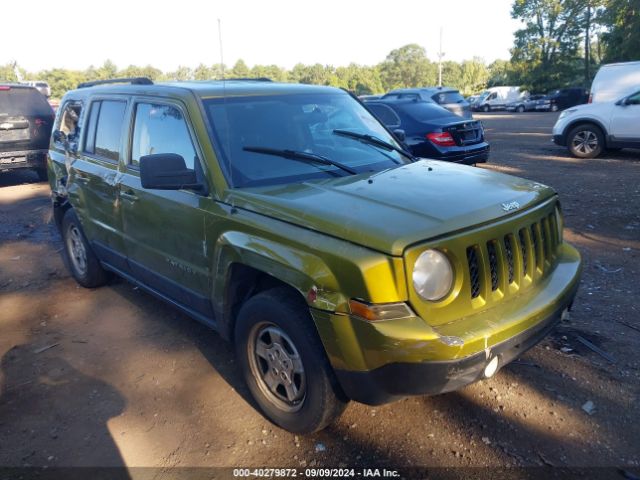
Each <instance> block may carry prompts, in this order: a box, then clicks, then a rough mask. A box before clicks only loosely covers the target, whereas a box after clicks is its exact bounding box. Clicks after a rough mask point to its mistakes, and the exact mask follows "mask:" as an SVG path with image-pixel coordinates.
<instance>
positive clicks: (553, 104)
mask: <svg viewBox="0 0 640 480" xmlns="http://www.w3.org/2000/svg"><path fill="white" fill-rule="evenodd" d="M551 111H552V112H557V111H558V105H556V104H555V103H552V104H551Z"/></svg>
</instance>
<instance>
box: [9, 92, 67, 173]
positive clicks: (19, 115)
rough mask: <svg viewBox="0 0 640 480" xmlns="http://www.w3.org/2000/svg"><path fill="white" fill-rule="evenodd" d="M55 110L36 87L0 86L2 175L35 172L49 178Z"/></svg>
mask: <svg viewBox="0 0 640 480" xmlns="http://www.w3.org/2000/svg"><path fill="white" fill-rule="evenodd" d="M53 118H54V114H53V109H52V108H51V106H50V105H49V103H48V102H47V100H46V99H45V97H44V96H43V95H42V94H41V93H40V92H39V91H38V90H37V89H35V88H34V87H29V86H26V85H13V84H4V85H2V84H0V171H3V170H9V169H14V168H32V169H35V171H36V172H37V173H38V177H39V178H40V180H46V178H47V169H46V162H47V150H48V148H49V137H50V136H51V127H52V125H53Z"/></svg>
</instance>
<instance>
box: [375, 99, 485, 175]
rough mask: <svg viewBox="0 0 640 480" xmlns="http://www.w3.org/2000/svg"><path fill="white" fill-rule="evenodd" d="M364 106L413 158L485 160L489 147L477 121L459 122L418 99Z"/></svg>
mask: <svg viewBox="0 0 640 480" xmlns="http://www.w3.org/2000/svg"><path fill="white" fill-rule="evenodd" d="M366 106H367V108H368V109H369V111H370V112H371V113H373V114H374V115H375V116H376V117H377V118H378V120H380V121H381V122H382V123H384V125H385V126H386V127H387V128H388V129H389V130H391V131H396V132H397V131H398V130H400V131H401V133H400V138H401V139H402V141H403V142H404V143H405V144H406V145H407V147H409V150H410V151H411V153H412V154H413V155H415V156H416V157H422V158H433V159H435V160H446V161H450V162H456V163H464V164H467V165H471V164H476V163H484V162H486V161H487V160H488V158H489V144H488V143H487V142H486V140H485V138H484V130H483V128H482V124H481V123H480V122H478V121H469V120H463V119H461V118H460V117H459V116H458V115H454V114H453V113H451V112H450V111H449V110H447V109H445V108H442V107H441V106H439V105H436V104H435V103H431V102H425V101H422V100H411V99H398V100H378V101H375V102H367V103H366Z"/></svg>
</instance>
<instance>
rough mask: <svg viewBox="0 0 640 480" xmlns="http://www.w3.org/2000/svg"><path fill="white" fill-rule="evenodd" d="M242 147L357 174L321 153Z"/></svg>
mask: <svg viewBox="0 0 640 480" xmlns="http://www.w3.org/2000/svg"><path fill="white" fill-rule="evenodd" d="M242 149H243V150H244V151H245V152H253V153H263V154H265V155H273V156H275V157H282V158H287V159H289V160H297V161H299V162H305V163H321V164H323V165H333V166H334V167H338V168H339V169H340V170H344V171H345V172H347V173H350V174H351V175H357V173H358V172H356V171H355V170H354V169H353V168H351V167H347V166H346V165H344V164H342V163H340V162H336V161H335V160H331V159H330V158H327V157H323V156H322V155H318V154H317V153H309V152H299V151H297V150H279V149H277V148H267V147H243V148H242Z"/></svg>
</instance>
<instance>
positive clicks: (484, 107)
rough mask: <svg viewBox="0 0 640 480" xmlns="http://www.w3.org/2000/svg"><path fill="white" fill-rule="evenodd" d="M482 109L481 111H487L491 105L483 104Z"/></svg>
mask: <svg viewBox="0 0 640 480" xmlns="http://www.w3.org/2000/svg"><path fill="white" fill-rule="evenodd" d="M482 111H483V112H485V113H486V112H489V111H491V107H490V106H489V105H484V106H483V107H482Z"/></svg>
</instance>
